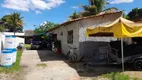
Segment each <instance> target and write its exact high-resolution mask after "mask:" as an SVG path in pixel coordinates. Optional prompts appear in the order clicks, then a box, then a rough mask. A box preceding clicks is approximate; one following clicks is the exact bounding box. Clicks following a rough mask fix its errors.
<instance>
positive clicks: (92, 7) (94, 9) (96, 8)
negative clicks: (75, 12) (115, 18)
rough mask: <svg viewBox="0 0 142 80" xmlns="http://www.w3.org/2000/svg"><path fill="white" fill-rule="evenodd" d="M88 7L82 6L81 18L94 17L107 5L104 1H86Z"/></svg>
mask: <svg viewBox="0 0 142 80" xmlns="http://www.w3.org/2000/svg"><path fill="white" fill-rule="evenodd" d="M88 1H89V6H87V5H84V6H82V8H83V9H84V12H82V16H90V15H96V14H98V13H100V12H102V11H103V10H104V7H105V5H106V4H108V3H107V1H106V0H88Z"/></svg>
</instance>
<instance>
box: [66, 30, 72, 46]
mask: <svg viewBox="0 0 142 80" xmlns="http://www.w3.org/2000/svg"><path fill="white" fill-rule="evenodd" d="M67 42H68V44H73V30H70V31H68V36H67Z"/></svg>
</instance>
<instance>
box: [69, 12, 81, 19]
mask: <svg viewBox="0 0 142 80" xmlns="http://www.w3.org/2000/svg"><path fill="white" fill-rule="evenodd" d="M79 17H80V16H79V14H78V13H77V12H76V11H74V12H73V13H72V14H71V15H70V16H69V19H71V20H72V19H77V18H79Z"/></svg>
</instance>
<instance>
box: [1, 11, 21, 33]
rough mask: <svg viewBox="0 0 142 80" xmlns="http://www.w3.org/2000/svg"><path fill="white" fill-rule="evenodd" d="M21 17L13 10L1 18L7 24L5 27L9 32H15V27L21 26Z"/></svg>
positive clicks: (19, 27)
mask: <svg viewBox="0 0 142 80" xmlns="http://www.w3.org/2000/svg"><path fill="white" fill-rule="evenodd" d="M22 19H23V17H21V16H20V13H18V12H14V13H12V14H10V15H6V16H4V17H3V18H2V19H1V20H2V21H3V22H5V24H7V27H8V29H9V31H10V32H16V31H17V29H22V28H23V20H22Z"/></svg>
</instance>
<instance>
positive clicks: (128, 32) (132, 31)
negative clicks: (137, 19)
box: [86, 18, 142, 38]
mask: <svg viewBox="0 0 142 80" xmlns="http://www.w3.org/2000/svg"><path fill="white" fill-rule="evenodd" d="M86 35H87V36H114V37H115V38H126V37H142V24H140V23H134V22H132V21H129V20H126V19H124V18H119V19H117V20H116V21H114V22H113V23H111V24H108V25H106V26H99V27H92V28H87V29H86Z"/></svg>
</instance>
